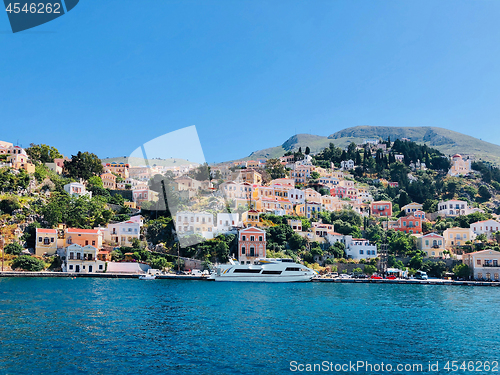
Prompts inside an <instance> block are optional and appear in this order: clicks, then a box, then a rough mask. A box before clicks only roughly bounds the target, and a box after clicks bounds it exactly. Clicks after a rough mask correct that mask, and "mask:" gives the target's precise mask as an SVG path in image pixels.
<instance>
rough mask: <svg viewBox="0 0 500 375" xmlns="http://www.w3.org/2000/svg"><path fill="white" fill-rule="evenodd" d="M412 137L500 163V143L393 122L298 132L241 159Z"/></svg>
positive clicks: (444, 149)
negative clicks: (326, 131) (318, 132)
mask: <svg viewBox="0 0 500 375" xmlns="http://www.w3.org/2000/svg"><path fill="white" fill-rule="evenodd" d="M389 136H390V137H391V140H395V139H396V138H399V139H401V138H409V139H410V140H411V141H413V142H416V143H420V144H423V143H425V144H427V145H428V146H430V147H433V148H436V149H438V150H439V151H441V152H442V153H444V154H446V155H453V154H456V153H460V154H467V155H474V156H475V159H476V160H479V159H482V160H485V161H489V162H492V163H494V164H496V165H500V146H498V145H495V144H493V143H489V142H485V141H483V140H480V139H477V138H474V137H471V136H468V135H465V134H462V133H458V132H455V131H453V130H448V129H443V128H437V127H428V126H422V127H392V126H356V127H352V128H347V129H344V130H340V131H338V132H336V133H333V134H331V135H329V136H328V137H323V136H317V135H311V134H297V135H294V136H292V137H290V138H289V139H288V140H287V141H286V142H284V143H283V144H282V145H280V146H276V147H271V148H267V149H264V150H259V151H255V152H252V153H251V154H250V155H249V156H248V157H246V158H242V159H241V160H250V159H268V158H273V157H278V156H282V155H283V154H284V153H285V152H286V151H296V150H298V148H299V147H302V148H303V149H304V148H305V147H306V146H309V147H310V148H311V152H313V153H314V152H318V151H320V150H321V149H322V148H324V147H327V146H328V145H329V143H330V142H331V143H333V144H334V145H336V146H338V147H345V146H347V145H348V144H349V143H351V142H355V143H356V144H360V143H363V141H364V140H366V139H377V138H379V139H387V137H389Z"/></svg>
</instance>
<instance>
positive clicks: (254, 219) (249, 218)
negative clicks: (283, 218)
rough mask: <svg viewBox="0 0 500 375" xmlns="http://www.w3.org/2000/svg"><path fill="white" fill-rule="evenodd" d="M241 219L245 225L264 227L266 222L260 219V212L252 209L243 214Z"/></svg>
mask: <svg viewBox="0 0 500 375" xmlns="http://www.w3.org/2000/svg"><path fill="white" fill-rule="evenodd" d="M241 221H242V222H243V226H245V227H262V226H264V223H262V222H261V221H260V212H258V211H255V210H250V211H247V212H243V213H242V214H241Z"/></svg>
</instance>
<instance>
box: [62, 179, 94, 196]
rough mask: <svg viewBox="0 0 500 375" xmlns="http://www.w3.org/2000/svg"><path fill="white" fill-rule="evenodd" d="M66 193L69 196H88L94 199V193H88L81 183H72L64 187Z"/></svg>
mask: <svg viewBox="0 0 500 375" xmlns="http://www.w3.org/2000/svg"><path fill="white" fill-rule="evenodd" d="M64 191H65V192H66V193H68V194H69V195H77V196H83V195H87V196H88V197H89V198H92V192H91V191H87V189H86V188H85V185H84V184H81V183H79V182H70V183H69V184H66V185H64Z"/></svg>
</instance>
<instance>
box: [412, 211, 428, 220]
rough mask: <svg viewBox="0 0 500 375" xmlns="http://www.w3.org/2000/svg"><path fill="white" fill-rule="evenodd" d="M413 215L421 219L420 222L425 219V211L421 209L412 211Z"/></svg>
mask: <svg viewBox="0 0 500 375" xmlns="http://www.w3.org/2000/svg"><path fill="white" fill-rule="evenodd" d="M413 216H415V217H418V218H420V219H422V222H423V221H424V220H425V212H424V211H421V210H417V211H414V212H413Z"/></svg>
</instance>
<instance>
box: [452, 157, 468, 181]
mask: <svg viewBox="0 0 500 375" xmlns="http://www.w3.org/2000/svg"><path fill="white" fill-rule="evenodd" d="M470 172H472V168H471V160H470V159H467V160H463V159H462V155H460V154H455V155H453V156H452V157H451V167H450V170H449V171H448V175H449V176H460V175H466V174H469V173H470Z"/></svg>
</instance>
